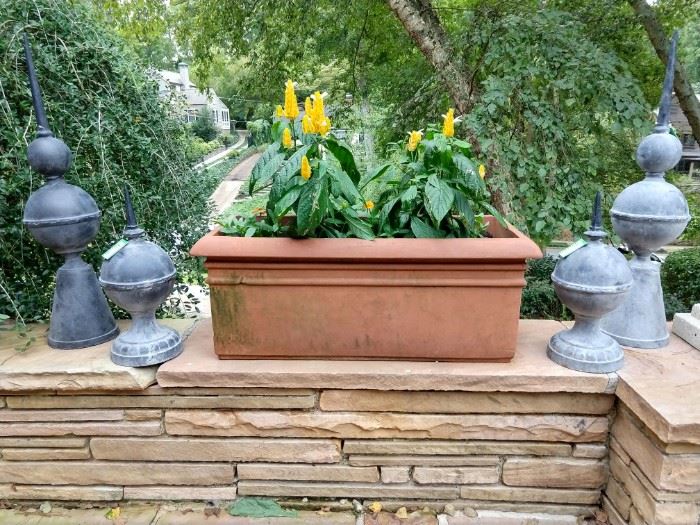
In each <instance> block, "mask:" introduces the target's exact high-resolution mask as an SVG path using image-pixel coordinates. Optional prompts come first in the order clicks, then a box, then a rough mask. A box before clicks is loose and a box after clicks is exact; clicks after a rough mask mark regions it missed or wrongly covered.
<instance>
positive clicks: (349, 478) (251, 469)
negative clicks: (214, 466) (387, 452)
mask: <svg viewBox="0 0 700 525" xmlns="http://www.w3.org/2000/svg"><path fill="white" fill-rule="evenodd" d="M238 479H260V480H286V481H344V482H348V483H357V482H369V483H374V482H377V481H379V471H378V470H377V467H348V466H346V465H289V464H288V465H275V464H270V463H242V464H240V465H238Z"/></svg>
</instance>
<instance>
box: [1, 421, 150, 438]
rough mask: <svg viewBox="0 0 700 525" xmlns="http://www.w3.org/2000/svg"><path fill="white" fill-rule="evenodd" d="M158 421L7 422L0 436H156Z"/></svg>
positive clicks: (2, 426) (2, 427)
mask: <svg viewBox="0 0 700 525" xmlns="http://www.w3.org/2000/svg"><path fill="white" fill-rule="evenodd" d="M161 433H162V432H161V427H160V421H129V422H118V423H115V422H109V421H108V422H102V423H101V422H86V423H68V422H55V423H7V424H4V425H0V436H158V435H160V434H161Z"/></svg>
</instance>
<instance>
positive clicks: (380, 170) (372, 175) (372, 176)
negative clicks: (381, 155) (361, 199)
mask: <svg viewBox="0 0 700 525" xmlns="http://www.w3.org/2000/svg"><path fill="white" fill-rule="evenodd" d="M391 167H392V165H391V163H389V162H387V163H386V164H382V165H380V166H377V167H376V168H374V169H373V170H372V171H371V172H369V174H368V175H367V177H365V179H364V180H363V181H362V183H361V184H360V189H363V188H364V187H365V186H367V185H368V184H369V183H370V182H372V181H373V180H376V179H378V178H379V177H381V176H382V175H384V173H386V171H387V170H388V169H389V168H391Z"/></svg>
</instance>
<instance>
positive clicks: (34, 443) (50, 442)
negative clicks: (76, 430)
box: [0, 437, 87, 448]
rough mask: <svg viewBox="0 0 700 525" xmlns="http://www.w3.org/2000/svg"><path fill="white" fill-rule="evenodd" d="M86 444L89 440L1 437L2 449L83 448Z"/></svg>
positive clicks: (0, 446) (0, 445)
mask: <svg viewBox="0 0 700 525" xmlns="http://www.w3.org/2000/svg"><path fill="white" fill-rule="evenodd" d="M86 444H87V439H85V438H33V437H18V438H7V437H4V438H3V437H0V448H5V447H17V448H32V447H35V448H82V447H84V446H85V445H86Z"/></svg>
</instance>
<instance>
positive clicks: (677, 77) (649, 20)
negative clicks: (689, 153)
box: [627, 0, 700, 144]
mask: <svg viewBox="0 0 700 525" xmlns="http://www.w3.org/2000/svg"><path fill="white" fill-rule="evenodd" d="M627 1H628V3H629V4H630V6H632V9H634V12H635V14H636V15H637V18H638V19H639V22H640V23H641V24H642V26H643V27H644V29H645V31H646V32H647V36H648V37H649V41H650V42H651V45H652V46H654V50H655V51H656V54H657V55H658V57H659V58H660V59H661V61H662V62H663V63H664V64H666V62H667V60H668V47H669V42H668V38H666V35H665V33H664V29H663V27H662V26H661V23H660V22H659V19H658V18H657V17H656V13H654V10H653V9H652V7H651V6H649V4H647V3H646V0H627ZM673 89H674V90H675V92H676V97H677V98H678V104H679V105H680V107H681V110H683V114H684V115H685V118H687V119H688V123H689V124H690V128H691V129H692V131H693V136H694V137H695V141H696V142H697V143H698V144H700V101H698V99H697V97H696V96H695V92H694V91H693V86H692V85H691V84H690V81H689V80H688V77H687V76H686V74H685V69H684V68H683V64H681V63H680V61H679V60H678V58H676V67H675V71H674V76H673Z"/></svg>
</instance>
